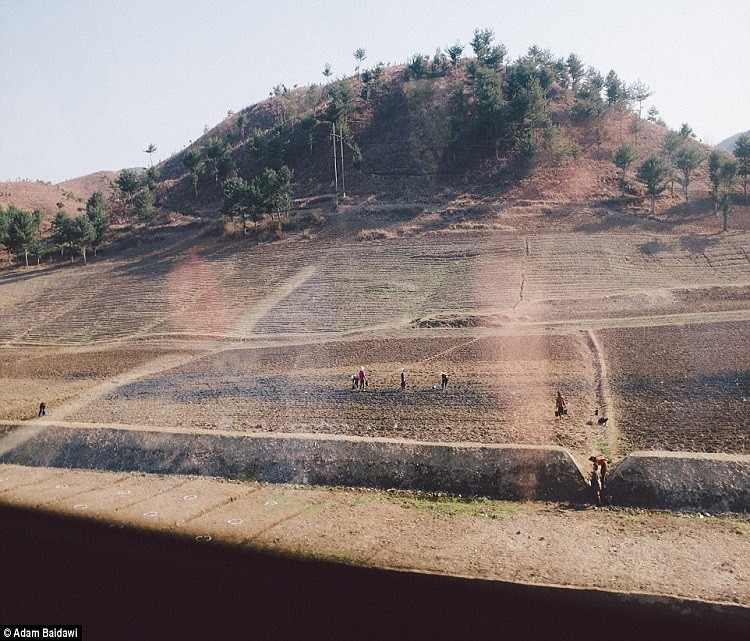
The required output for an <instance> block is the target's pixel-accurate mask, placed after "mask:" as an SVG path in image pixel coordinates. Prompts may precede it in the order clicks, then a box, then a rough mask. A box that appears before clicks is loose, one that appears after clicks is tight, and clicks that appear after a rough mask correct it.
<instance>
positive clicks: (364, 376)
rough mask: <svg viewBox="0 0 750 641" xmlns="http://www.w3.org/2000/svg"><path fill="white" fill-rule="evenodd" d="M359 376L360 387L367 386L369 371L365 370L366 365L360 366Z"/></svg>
mask: <svg viewBox="0 0 750 641" xmlns="http://www.w3.org/2000/svg"><path fill="white" fill-rule="evenodd" d="M357 378H358V379H359V389H361V390H363V389H365V387H367V373H366V372H365V368H364V366H362V367H360V368H359V374H357Z"/></svg>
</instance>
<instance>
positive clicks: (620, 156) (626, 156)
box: [612, 142, 636, 196]
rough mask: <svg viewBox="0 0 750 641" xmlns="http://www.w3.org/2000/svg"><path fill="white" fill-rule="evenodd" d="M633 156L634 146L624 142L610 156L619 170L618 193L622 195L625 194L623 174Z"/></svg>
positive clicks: (634, 154) (634, 156)
mask: <svg viewBox="0 0 750 641" xmlns="http://www.w3.org/2000/svg"><path fill="white" fill-rule="evenodd" d="M635 158H636V151H635V148H634V147H632V146H631V145H629V144H627V143H625V142H624V143H622V144H621V145H620V146H619V147H618V148H617V150H616V151H615V153H614V155H613V156H612V160H613V161H614V163H615V165H616V167H617V168H618V169H619V170H620V193H621V194H622V196H625V174H626V172H627V171H628V167H630V165H632V164H633V162H634V161H635Z"/></svg>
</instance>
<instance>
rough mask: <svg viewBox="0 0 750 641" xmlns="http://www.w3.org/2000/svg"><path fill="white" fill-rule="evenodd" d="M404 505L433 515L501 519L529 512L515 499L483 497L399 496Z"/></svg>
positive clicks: (524, 505)
mask: <svg viewBox="0 0 750 641" xmlns="http://www.w3.org/2000/svg"><path fill="white" fill-rule="evenodd" d="M400 502H401V504H402V505H403V506H404V507H407V508H411V509H415V510H425V511H427V512H429V513H430V514H432V515H433V516H471V517H475V518H488V519H501V518H506V517H509V516H515V515H518V514H529V512H530V509H529V506H528V505H526V504H525V503H519V502H515V501H496V500H491V499H485V498H476V499H465V498H462V497H457V496H408V497H401V498H400Z"/></svg>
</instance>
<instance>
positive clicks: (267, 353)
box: [0, 204, 750, 600]
mask: <svg viewBox="0 0 750 641" xmlns="http://www.w3.org/2000/svg"><path fill="white" fill-rule="evenodd" d="M519 207H520V208H521V210H522V211H520V213H518V212H517V215H518V218H517V219H516V218H513V219H511V218H510V217H509V218H507V219H506V218H504V215H506V214H503V212H499V213H495V214H488V216H490V218H491V224H488V225H487V226H486V227H484V228H474V229H470V228H468V227H467V226H466V225H467V221H464V222H463V223H462V222H461V220H459V219H458V218H457V219H456V221H455V224H454V226H453V228H449V229H447V230H446V229H444V230H443V231H438V230H437V229H433V228H430V225H431V222H430V221H431V220H432V221H434V220H435V219H441V218H444V217H449V216H453V215H454V214H455V212H454V213H451V212H448V211H440V210H437V209H435V210H433V211H428V212H424V211H422V210H420V211H422V213H419V212H417V213H415V214H414V215H413V217H412V218H411V219H407V220H401V221H399V222H396V223H394V224H395V225H396V226H397V227H396V228H394V226H393V224H391V223H389V224H390V227H388V225H386V224H385V223H384V222H383V220H382V218H379V217H378V215H377V213H372V212H371V213H370V214H368V215H363V216H362V218H361V220H360V221H359V222H357V221H356V220H355V221H353V223H352V224H353V228H352V229H351V230H350V231H351V233H352V234H353V236H351V235H350V236H347V237H346V238H345V239H339V240H338V241H334V240H326V239H325V234H324V233H322V232H323V231H325V230H322V232H321V235H320V237H319V239H318V242H315V243H313V242H309V241H305V240H302V239H287V240H283V241H281V242H278V243H272V244H269V245H252V244H246V243H243V242H242V241H222V242H215V241H214V240H213V239H210V238H206V237H196V235H195V232H194V231H189V232H185V231H179V230H177V231H165V232H163V233H162V234H161V235H160V237H159V238H158V239H155V240H154V243H153V244H151V245H148V244H147V245H144V246H143V247H141V248H139V249H133V250H132V251H130V252H128V253H127V254H123V255H122V256H121V257H118V256H117V255H113V256H109V257H102V258H101V259H100V260H97V261H93V262H92V263H91V264H90V265H89V266H88V267H86V268H85V269H84V268H82V267H80V266H77V265H74V266H72V267H65V268H60V267H58V268H54V269H45V268H42V269H29V270H18V271H14V272H12V273H5V274H2V275H0V365H2V369H0V376H1V377H2V378H1V379H0V407H2V418H5V419H10V420H18V419H27V418H30V417H32V416H34V415H35V413H36V409H37V407H38V403H39V401H41V400H44V401H45V402H46V403H47V405H48V407H49V410H50V414H51V415H52V416H53V417H55V418H60V419H65V420H71V421H76V422H86V423H89V422H91V423H94V422H96V423H107V422H112V423H117V424H142V425H153V426H156V427H167V428H175V429H183V428H208V429H222V430H238V431H268V432H279V431H283V432H318V433H335V434H351V435H360V436H387V437H402V438H410V439H417V440H426V441H442V442H455V441H458V442H465V441H475V442H484V443H509V442H510V443H532V444H554V445H562V446H564V447H566V448H569V449H570V450H571V452H572V453H573V455H574V456H575V457H576V458H577V460H578V461H579V462H584V463H585V461H586V458H587V457H588V456H589V455H590V454H592V453H595V452H597V451H601V452H603V453H605V454H607V455H609V456H610V457H611V458H612V459H614V461H615V462H617V461H618V460H620V459H621V458H622V457H623V456H625V455H626V454H627V453H628V452H631V451H633V450H635V449H640V448H653V449H661V450H679V449H689V450H691V451H702V452H726V453H730V454H731V453H733V454H750V400H748V399H750V369H749V365H748V364H749V363H750V358H749V357H748V356H749V354H748V345H749V344H750V341H749V340H748V338H750V336H748V321H750V299H749V298H748V292H750V260H749V259H748V255H749V254H750V236H749V235H748V233H747V232H746V231H732V232H730V233H728V234H716V233H715V230H714V229H713V228H712V227H711V226H712V225H714V224H715V222H716V221H715V220H713V219H711V220H710V221H708V223H706V224H707V225H708V227H704V228H701V227H700V225H699V222H700V221H698V222H696V221H695V220H692V221H688V222H685V223H684V224H681V223H678V222H676V223H674V224H673V225H672V226H670V227H668V228H666V224H665V223H663V222H656V221H647V220H646V219H645V218H642V217H638V216H628V215H625V214H616V215H615V214H612V215H610V214H607V213H602V212H597V211H594V210H582V209H577V210H576V211H574V212H573V213H571V212H570V209H569V208H567V209H566V210H565V211H562V210H557V209H555V208H554V207H553V206H552V205H550V204H542V205H539V204H529V205H519ZM342 215H343V214H342ZM411 215H412V214H408V216H411ZM558 217H559V221H560V224H561V226H562V227H563V228H564V229H562V230H561V231H560V232H559V233H554V234H552V233H549V232H548V231H542V228H543V227H544V225H547V227H548V226H549V221H550V219H554V220H558ZM341 220H342V224H343V221H344V219H341ZM518 220H522V221H523V224H522V225H520V228H519V227H516V228H513V225H516V224H519V223H518V222H517V221H518ZM513 221H515V222H513ZM350 222H352V221H350ZM443 223H445V220H442V223H441V224H443ZM326 224H329V225H332V226H335V225H336V224H337V223H336V221H335V220H329V221H328V222H327V223H326ZM451 224H453V223H451ZM472 224H473V223H472ZM381 227H388V228H389V229H390V233H391V234H392V235H390V236H388V237H387V238H385V239H378V238H379V237H378V236H377V235H375V236H374V237H373V238H375V239H373V240H357V237H356V233H357V230H358V229H365V228H367V229H370V228H371V229H378V228H381ZM709 228H710V229H709ZM399 230H400V231H399ZM360 365H364V366H365V367H366V369H367V370H368V372H369V374H370V386H369V388H368V389H367V390H365V391H361V392H357V391H353V390H351V389H350V381H349V377H350V376H351V375H352V374H353V373H354V372H355V371H356V370H357V369H358V367H359V366H360ZM402 367H403V368H405V369H406V372H407V390H406V391H405V392H401V390H400V389H398V376H399V372H400V370H401V368H402ZM441 371H447V372H448V374H449V376H450V383H449V387H448V388H447V389H446V390H441V389H439V374H440V372H441ZM433 386H438V389H433ZM557 389H561V390H562V392H563V394H564V395H565V396H566V398H567V400H568V403H569V407H570V414H569V416H568V418H567V419H566V420H564V421H557V420H556V419H555V417H554V415H553V411H554V396H555V392H556V390H557ZM597 407H599V408H600V416H606V417H607V418H608V419H609V422H608V423H607V425H606V426H599V425H598V424H597V422H596V419H597V418H598V417H597V416H595V415H594V409H595V408H597ZM623 514H624V515H625V516H623V517H622V518H620V517H612V518H610V517H607V518H606V521H605V523H606V524H604V523H603V524H602V529H601V530H598V529H597V528H596V519H597V517H596V516H592V517H591V518H592V519H593V520H594V522H591V521H587V522H586V523H585V524H584V525H582V526H581V527H582V529H581V530H580V532H579V531H578V530H576V532H578V533H577V534H576V535H575V536H576V537H580V539H578V538H576V541H578V542H579V544H578V545H574V546H572V547H571V549H569V550H568V552H566V555H567V556H565V557H564V559H565V562H564V563H563V565H565V566H566V570H565V571H564V572H563V571H561V570H554V571H552V570H548V569H547V564H546V563H545V558H547V557H546V555H548V554H554V553H556V552H555V549H554V548H552V547H543V548H540V549H539V556H537V557H535V558H532V559H530V560H528V564H524V563H526V562H524V563H521V562H520V561H518V560H517V559H516V560H513V559H514V557H513V556H512V555H511V556H508V564H509V565H508V571H511V570H512V571H513V572H516V573H517V574H516V575H515V577H516V578H518V577H521V576H526V577H527V578H531V579H533V580H535V581H540V582H541V581H555V582H561V583H567V582H573V583H575V582H576V581H578V579H577V578H576V577H577V576H578V575H579V574H580V573H581V572H582V569H583V568H585V567H586V566H587V563H588V555H587V550H586V546H585V544H584V542H589V543H590V544H591V545H594V544H595V545H596V546H602V549H605V548H606V547H607V546H615V547H617V549H618V550H626V551H627V554H624V555H623V556H622V560H621V562H619V561H618V563H620V565H621V568H620V569H621V570H622V573H623V576H624V575H626V574H627V572H626V570H627V564H628V560H627V559H628V558H638V559H640V560H641V561H642V563H641V564H640V566H639V568H640V569H639V570H638V571H637V572H635V573H634V574H633V575H632V577H631V578H629V579H628V580H627V581H626V582H624V583H622V585H623V586H625V589H628V590H631V589H632V590H638V589H641V588H640V587H639V586H640V585H646V582H645V581H644V579H643V578H642V577H644V576H646V574H647V573H648V572H653V571H654V568H655V567H656V564H657V556H658V551H657V550H658V549H661V548H660V547H658V546H657V547H653V546H652V547H649V545H650V543H649V541H651V540H652V539H651V538H650V537H651V534H653V537H654V538H658V539H660V540H661V541H667V542H668V543H667V547H669V548H674V549H675V554H676V556H675V561H674V565H673V567H674V570H673V571H671V572H669V573H666V574H663V575H660V577H661V578H660V579H659V582H658V586H657V587H656V588H655V589H657V590H658V591H660V592H661V591H664V592H666V593H674V594H683V593H685V591H687V592H688V593H690V594H693V595H695V596H697V597H699V598H704V597H705V596H706V595H708V594H717V593H716V591H715V588H714V587H712V586H711V585H710V584H711V581H713V580H714V579H716V576H718V575H717V574H716V573H710V574H711V576H709V575H706V576H704V577H703V578H700V579H698V578H696V579H694V580H695V584H694V585H692V586H691V584H690V581H691V580H693V579H691V575H690V570H689V568H690V567H691V565H690V563H689V562H688V560H687V558H682V557H680V553H679V551H681V550H683V549H690V550H692V554H694V555H695V556H696V558H701V557H702V556H705V557H706V558H709V556H710V555H711V554H714V553H715V550H716V548H717V544H721V545H724V541H725V538H726V533H725V532H722V533H720V532H718V531H714V530H712V529H704V530H700V533H701V534H700V536H696V538H695V539H693V538H692V536H693V535H692V534H691V535H690V536H689V537H688V539H690V541H689V542H690V545H689V546H687V547H686V541H687V539H685V540H683V539H680V538H679V537H678V538H673V537H672V536H671V535H669V530H670V527H671V526H670V524H671V523H673V521H670V520H669V519H670V518H672V517H666V516H663V515H658V514H652V513H635V514H631V513H628V512H624V513H623ZM538 518H539V523H538V524H535V525H534V526H533V527H534V529H535V531H536V530H538V531H540V532H542V533H541V534H540V536H543V537H544V538H545V540H553V539H555V538H560V539H561V540H565V541H568V542H570V540H571V539H570V538H569V537H568V536H567V533H566V535H565V536H561V535H560V533H561V531H566V532H567V529H566V527H565V525H564V523H563V521H564V517H560V516H558V515H557V514H555V513H554V511H552V512H551V513H549V514H544V513H542V514H540V515H539V517H538ZM675 518H677V517H675ZM665 519H666V520H665ZM334 526H335V524H329V525H328V526H326V527H330V528H333V529H332V530H331V532H333V530H334V529H335V527H334ZM362 526H363V527H364V528H365V529H366V528H367V527H368V523H367V519H366V517H364V518H363V519H362ZM313 527H318V526H313V525H310V528H313ZM414 527H416V528H417V530H419V531H420V532H421V531H428V529H429V519H427V520H426V521H425V522H420V523H419V524H418V525H416V526H414ZM466 527H467V524H466V523H465V522H463V521H462V520H461V519H455V520H452V521H451V526H450V528H449V530H448V533H447V536H448V537H451V538H452V537H460V534H461V533H462V532H463V531H464V530H465V528H466ZM721 527H724V526H721ZM731 527H732V526H729V529H731ZM743 527H744V523H743ZM425 528H427V529H425ZM740 529H741V531H740V532H738V533H736V534H733V536H736V537H737V538H736V539H732V540H733V541H736V542H737V546H738V548H737V550H735V551H736V558H738V559H741V558H746V555H747V530H746V529H742V528H740ZM544 532H546V534H545V533H544ZM571 532H572V531H571ZM299 536H300V537H302V538H301V539H300V540H304V537H306V536H307V537H311V536H313V530H305V529H304V528H303V529H300V530H299ZM315 536H316V537H317V535H315ZM686 536H687V535H686ZM508 537H510V534H508ZM730 538H731V537H730ZM456 540H458V538H457V539H456ZM503 540H504V541H506V543H507V542H508V541H511V540H512V537H511V538H507V537H506V539H503ZM524 544H528V541H526V542H524ZM492 545H494V544H492V543H491V537H489V538H486V539H483V540H482V542H481V543H480V544H478V548H477V549H478V550H479V552H478V553H479V554H480V556H481V554H482V550H483V549H487V550H489V549H493V550H495V549H496V548H494V547H492ZM508 545H510V543H508ZM518 545H519V546H520V545H521V543H519V544H518ZM659 545H662V543H660V544H659ZM488 546H489V547H488ZM501 548H502V549H497V550H496V552H497V554H498V555H501V556H502V554H506V553H507V550H506V549H505V548H504V547H502V546H501ZM509 549H510V548H509ZM402 554H403V556H402V557H400V558H401V559H402V561H403V563H405V564H407V565H408V564H409V563H417V561H416V558H417V557H416V556H415V554H416V553H414V554H412V553H409V552H406V551H405V552H403V553H402ZM743 555H744V556H743ZM618 558H620V557H619V556H618ZM410 559H411V561H410ZM652 561H653V563H652ZM389 562H395V561H394V560H393V559H391V560H390V561H389ZM489 567H490V566H486V567H485V566H482V564H481V563H480V566H478V567H477V568H476V571H477V572H480V573H481V572H485V571H489V570H488V569H487V568H489ZM618 567H620V566H618ZM483 568H484V569H483ZM722 571H723V570H722ZM726 571H727V572H729V570H726ZM732 571H733V572H735V576H738V574H737V573H738V572H740V570H739V569H737V568H732ZM717 572H718V570H717ZM619 575H620V570H618V576H619ZM721 576H724V575H723V574H721ZM743 577H744V574H743ZM743 580H744V578H743ZM605 584H607V585H613V583H612V582H610V581H605ZM685 586H689V587H687V588H686V587H685ZM718 596H719V597H720V598H722V599H725V598H726V599H730V600H731V599H732V598H733V597H732V596H731V595H730V594H729V593H724V592H721V591H719V593H718Z"/></svg>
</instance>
